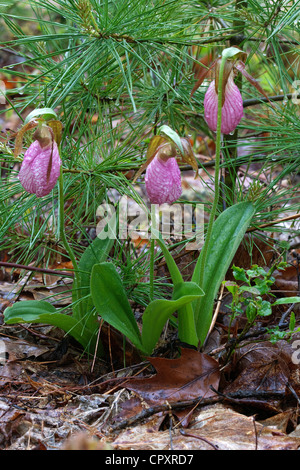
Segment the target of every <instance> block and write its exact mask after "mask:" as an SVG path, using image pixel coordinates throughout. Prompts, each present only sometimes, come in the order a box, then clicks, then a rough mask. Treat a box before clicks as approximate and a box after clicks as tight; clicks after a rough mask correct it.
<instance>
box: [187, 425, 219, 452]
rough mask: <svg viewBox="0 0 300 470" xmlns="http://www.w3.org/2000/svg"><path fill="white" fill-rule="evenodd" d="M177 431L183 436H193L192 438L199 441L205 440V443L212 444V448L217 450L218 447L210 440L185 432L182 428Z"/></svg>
mask: <svg viewBox="0 0 300 470" xmlns="http://www.w3.org/2000/svg"><path fill="white" fill-rule="evenodd" d="M179 432H180V434H182V435H183V436H186V437H193V438H194V439H200V441H203V442H205V443H206V444H208V445H210V446H212V447H213V449H214V450H219V448H218V447H217V446H215V445H214V444H213V443H212V442H210V441H208V440H207V439H205V437H201V436H196V434H190V433H187V432H185V431H184V430H183V429H180V431H179Z"/></svg>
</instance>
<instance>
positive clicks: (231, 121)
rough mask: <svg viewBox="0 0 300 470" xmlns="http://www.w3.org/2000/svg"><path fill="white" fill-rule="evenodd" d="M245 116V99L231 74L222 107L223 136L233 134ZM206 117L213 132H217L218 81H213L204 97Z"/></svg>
mask: <svg viewBox="0 0 300 470" xmlns="http://www.w3.org/2000/svg"><path fill="white" fill-rule="evenodd" d="M243 114H244V110H243V99H242V95H241V93H240V90H239V89H238V87H237V86H236V84H235V83H234V81H233V74H230V76H229V77H228V81H227V83H226V87H225V97H224V104H223V106H222V124H221V132H222V134H231V133H232V132H233V131H234V130H235V128H236V126H237V125H238V124H239V123H240V120H241V119H242V117H243ZM204 117H205V120H206V122H207V124H208V126H209V127H210V129H211V130H212V131H216V130H217V120H218V93H217V91H216V81H215V80H213V81H212V82H211V84H210V85H209V87H208V90H207V92H206V94H205V97H204Z"/></svg>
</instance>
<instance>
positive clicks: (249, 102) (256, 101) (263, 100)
mask: <svg viewBox="0 0 300 470" xmlns="http://www.w3.org/2000/svg"><path fill="white" fill-rule="evenodd" d="M292 98H300V94H298V95H295V94H294V93H288V94H286V95H276V96H269V98H249V99H248V100H244V101H243V107H244V108H247V107H248V106H255V105H257V104H261V103H267V102H268V101H284V100H286V99H288V100H290V99H292Z"/></svg>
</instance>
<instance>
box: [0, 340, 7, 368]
mask: <svg viewBox="0 0 300 470" xmlns="http://www.w3.org/2000/svg"><path fill="white" fill-rule="evenodd" d="M6 361H7V354H6V346H5V341H3V340H2V339H0V366H3V365H4V364H5V362H6Z"/></svg>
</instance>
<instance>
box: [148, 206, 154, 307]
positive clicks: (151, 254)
mask: <svg viewBox="0 0 300 470" xmlns="http://www.w3.org/2000/svg"><path fill="white" fill-rule="evenodd" d="M155 208H156V205H155V204H151V227H152V228H153V229H156V218H155V216H156V214H155V212H156V211H155ZM154 247H155V240H154V235H153V233H151V242H150V273H149V284H150V300H151V301H152V300H153V299H154Z"/></svg>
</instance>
